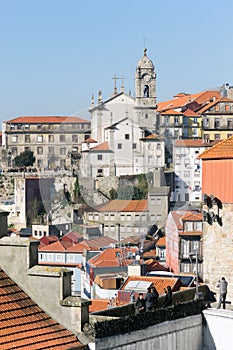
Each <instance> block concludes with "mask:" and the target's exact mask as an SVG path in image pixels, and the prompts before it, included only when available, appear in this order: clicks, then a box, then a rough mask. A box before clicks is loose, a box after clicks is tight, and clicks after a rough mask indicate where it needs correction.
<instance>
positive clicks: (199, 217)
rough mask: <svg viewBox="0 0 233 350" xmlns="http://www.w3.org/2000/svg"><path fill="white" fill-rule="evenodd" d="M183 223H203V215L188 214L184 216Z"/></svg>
mask: <svg viewBox="0 0 233 350" xmlns="http://www.w3.org/2000/svg"><path fill="white" fill-rule="evenodd" d="M182 220H183V221H202V213H193V212H187V213H185V214H184V216H182Z"/></svg>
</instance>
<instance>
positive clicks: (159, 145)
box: [156, 143, 161, 151]
mask: <svg viewBox="0 0 233 350" xmlns="http://www.w3.org/2000/svg"><path fill="white" fill-rule="evenodd" d="M156 149H157V151H159V150H161V143H157V146H156Z"/></svg>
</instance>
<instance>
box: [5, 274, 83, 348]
mask: <svg viewBox="0 0 233 350" xmlns="http://www.w3.org/2000/svg"><path fill="white" fill-rule="evenodd" d="M0 326H1V328H0V329H1V331H0V349H3V350H4V349H15V348H17V349H21V350H24V349H25V350H26V349H61V350H66V349H67V350H68V349H71V348H74V349H84V346H83V345H82V344H81V343H80V342H79V341H78V340H77V338H76V336H75V335H74V334H73V333H71V332H70V331H68V330H66V329H65V328H64V327H63V326H61V325H60V324H58V323H57V322H56V321H54V320H53V319H52V318H51V317H49V316H48V315H47V314H46V313H45V312H44V311H43V310H42V309H41V308H39V307H38V306H37V305H36V304H35V303H34V302H33V301H32V300H31V299H30V298H29V296H28V295H27V294H25V293H24V292H23V291H22V290H21V289H20V288H19V287H18V286H17V285H16V284H15V283H14V282H13V281H12V280H11V279H10V278H9V277H8V276H7V275H6V274H5V273H4V272H3V271H2V270H0Z"/></svg>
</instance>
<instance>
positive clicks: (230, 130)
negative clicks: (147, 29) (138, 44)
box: [0, 48, 233, 350]
mask: <svg viewBox="0 0 233 350" xmlns="http://www.w3.org/2000/svg"><path fill="white" fill-rule="evenodd" d="M147 51H149V50H147V49H146V48H145V49H144V51H143V52H142V55H141V58H140V59H139V60H138V61H137V57H136V58H135V67H136V68H135V71H134V72H131V76H132V81H133V82H134V92H130V91H129V92H126V91H125V90H126V89H125V86H124V78H123V77H121V78H118V77H116V76H115V79H114V80H113V91H112V92H107V93H108V94H109V98H108V99H107V100H104V99H103V97H102V96H103V93H102V91H97V93H96V94H95V95H92V96H91V98H90V107H89V116H90V118H89V119H87V118H82V117H81V116H80V117H77V116H68V115H67V116H59V115H48V116H46V115H45V116H41V115H31V116H12V118H11V119H8V120H5V121H3V122H2V132H1V139H0V142H1V145H0V158H1V163H0V187H1V191H0V220H1V225H0V237H1V239H0V268H1V270H0V273H1V277H0V280H1V284H0V290H1V295H0V305H1V315H2V318H1V335H0V348H1V349H48V348H49V349H96V350H98V349H127V350H131V349H132V350H133V349H135V350H136V349H139V348H140V349H178V350H180V349H181V350H183V349H188V348H189V349H191V350H192V349H211V350H212V349H220V348H221V347H218V344H219V342H221V340H219V338H218V335H217V336H216V337H217V338H215V333H214V332H213V330H212V328H211V325H212V323H211V322H213V320H212V319H214V322H227V321H226V319H225V318H224V317H225V316H224V315H225V314H223V313H224V312H225V313H226V312H228V313H231V310H232V308H231V301H232V300H233V276H232V268H233V259H232V256H233V245H232V226H233V216H232V210H233V204H232V203H233V183H232V171H233V86H230V84H228V83H223V84H222V85H221V86H219V87H218V88H216V89H214V90H203V91H197V92H196V93H192V94H190V93H188V92H183V91H182V92H177V94H176V95H175V96H171V99H170V100H167V101H157V98H156V85H157V79H158V78H157V74H156V67H155V65H154V60H155V58H154V57H153V58H150V56H149V52H147ZM223 257H224V259H223ZM222 276H224V278H225V279H226V281H227V282H228V292H227V297H226V305H225V301H224V303H223V305H222V306H223V309H217V303H218V299H219V289H218V288H217V287H216V283H217V282H218V281H219V279H221V278H222ZM152 287H155V289H156V290H157V293H158V297H157V303H156V306H153V309H148V310H149V311H148V310H147V311H145V312H141V313H140V312H138V313H137V312H136V311H137V303H136V301H137V300H138V299H139V294H141V293H142V297H143V298H144V299H145V298H147V293H148V289H150V288H152ZM169 290H170V291H171V293H172V302H171V304H168V303H166V300H167V293H168V291H169ZM146 300H148V299H146ZM220 305H221V303H220ZM225 307H226V309H227V310H224V309H225ZM214 312H215V314H214ZM221 312H222V313H221ZM203 315H204V316H203ZM203 318H205V322H204V321H203ZM229 318H230V316H229ZM217 320H218V321H217ZM226 327H228V324H227V325H226ZM165 330H166V331H165ZM167 330H169V331H168V332H167ZM168 334H169V335H170V337H169V335H168ZM213 339H214V340H213ZM228 341H229V339H228ZM158 344H160V345H158ZM174 344H176V345H174ZM221 349H224V347H222V348H221ZM225 349H226V348H225Z"/></svg>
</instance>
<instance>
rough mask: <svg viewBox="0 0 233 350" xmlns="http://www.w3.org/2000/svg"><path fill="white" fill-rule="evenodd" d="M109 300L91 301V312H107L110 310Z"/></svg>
mask: <svg viewBox="0 0 233 350" xmlns="http://www.w3.org/2000/svg"><path fill="white" fill-rule="evenodd" d="M108 302H109V300H107V299H91V305H89V312H90V313H91V312H96V311H100V310H106V309H107V308H108Z"/></svg>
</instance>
